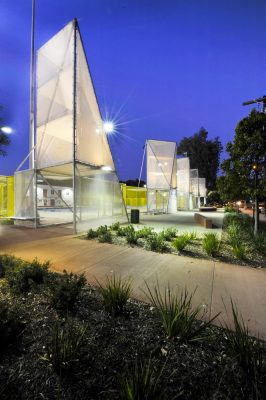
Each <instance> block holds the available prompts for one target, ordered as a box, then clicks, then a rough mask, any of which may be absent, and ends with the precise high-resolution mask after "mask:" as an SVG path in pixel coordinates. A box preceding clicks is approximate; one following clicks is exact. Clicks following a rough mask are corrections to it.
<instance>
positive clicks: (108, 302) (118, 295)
mask: <svg viewBox="0 0 266 400" xmlns="http://www.w3.org/2000/svg"><path fill="white" fill-rule="evenodd" d="M97 282H98V281H97ZM98 285H99V291H100V293H101V295H102V297H103V304H104V308H105V310H106V311H107V312H109V313H110V314H113V315H119V314H121V313H123V311H124V306H125V305H126V303H127V301H128V299H129V297H130V294H131V292H132V280H131V279H126V280H122V279H121V278H120V277H119V278H117V277H116V276H115V275H113V276H112V277H111V278H109V277H107V278H106V282H105V285H104V286H102V285H101V284H100V283H99V282H98Z"/></svg>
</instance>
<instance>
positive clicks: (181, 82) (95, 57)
mask: <svg viewBox="0 0 266 400" xmlns="http://www.w3.org/2000/svg"><path fill="white" fill-rule="evenodd" d="M74 17H77V19H78V22H79V25H80V30H81V34H82V37H83V41H84V45H85V49H86V52H87V57H88V61H89V64H90V69H91V73H92V78H93V80H94V85H95V89H96V93H97V96H98V100H99V105H100V109H101V112H102V114H103V116H105V115H106V110H108V112H109V114H111V115H115V114H116V112H117V111H118V110H119V109H120V108H121V106H122V105H123V107H122V109H121V110H120V113H119V118H118V119H119V123H121V125H120V129H119V134H118V135H117V136H116V137H112V138H111V139H110V140H111V147H112V151H113V155H114V159H115V163H116V167H117V170H118V175H119V178H120V179H128V178H136V177H137V176H138V175H139V170H140V165H141V158H142V151H143V150H142V148H143V144H144V142H145V139H146V138H153V139H162V140H176V141H177V142H178V141H180V139H181V138H182V137H184V136H189V135H192V134H193V133H195V132H196V131H198V130H199V128H200V127H201V126H203V127H205V128H206V129H207V130H208V132H209V136H210V138H214V137H215V136H220V137H221V139H222V142H223V144H225V143H226V142H227V141H228V140H231V139H232V138H233V135H234V128H235V126H236V123H237V122H238V121H239V120H240V119H241V118H243V117H244V116H245V115H247V113H248V112H249V111H250V109H251V108H250V107H242V106H241V103H242V102H243V101H245V100H249V99H252V98H256V97H258V96H261V95H264V94H266V0H220V1H218V0H216V1H215V0H75V1H73V0H64V1H63V0H36V48H39V47H40V46H41V45H43V44H44V43H45V42H46V41H47V40H48V39H49V38H50V37H51V36H53V35H54V34H55V33H56V32H57V31H58V30H60V29H61V28H62V27H63V26H64V25H65V24H66V23H68V22H69V21H70V20H72V19H73V18H74ZM30 28H31V0H12V1H11V0H0V55H1V63H0V104H2V105H4V106H5V110H4V111H3V112H2V113H1V114H2V117H4V119H5V125H10V126H12V127H13V128H14V130H15V133H14V134H13V135H12V137H11V139H12V144H11V146H10V147H9V148H8V156H7V157H5V158H3V157H2V158H1V159H0V175H2V174H13V172H14V170H15V169H16V167H17V166H18V164H19V163H20V162H21V161H22V160H23V158H24V157H25V156H26V155H27V153H28V131H29V127H28V125H29V123H28V120H29V115H28V114H29V67H30Z"/></svg>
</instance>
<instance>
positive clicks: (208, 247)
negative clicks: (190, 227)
mask: <svg viewBox="0 0 266 400" xmlns="http://www.w3.org/2000/svg"><path fill="white" fill-rule="evenodd" d="M219 245H220V242H219V239H218V237H217V234H216V233H205V235H204V237H203V240H202V247H203V250H205V251H206V253H207V254H208V256H212V257H214V256H215V255H216V254H217V253H218V250H219Z"/></svg>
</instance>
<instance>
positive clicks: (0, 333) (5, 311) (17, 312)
mask: <svg viewBox="0 0 266 400" xmlns="http://www.w3.org/2000/svg"><path fill="white" fill-rule="evenodd" d="M25 324H26V323H25V321H23V312H22V310H21V309H20V308H18V307H17V306H16V305H14V306H10V305H9V304H8V303H7V302H6V301H3V300H0V351H1V353H2V352H3V351H4V350H5V349H6V348H7V347H8V346H9V345H10V344H12V343H14V342H15V341H16V340H17V339H18V337H19V335H20V334H21V332H22V331H23V329H24V327H25Z"/></svg>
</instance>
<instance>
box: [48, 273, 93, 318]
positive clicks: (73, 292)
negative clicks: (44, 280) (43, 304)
mask: <svg viewBox="0 0 266 400" xmlns="http://www.w3.org/2000/svg"><path fill="white" fill-rule="evenodd" d="M56 277H57V279H56V280H55V282H53V283H52V284H51V303H52V305H53V307H54V308H56V309H57V310H60V311H63V312H67V311H68V310H71V309H72V308H73V306H74V305H75V303H76V301H77V299H78V297H79V295H80V293H81V290H82V288H83V287H84V286H85V284H86V278H85V276H84V275H83V274H82V275H75V274H73V273H70V274H68V273H67V272H66V271H65V270H64V271H63V274H62V275H56Z"/></svg>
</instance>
